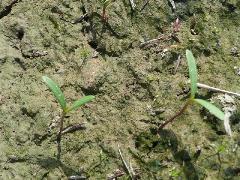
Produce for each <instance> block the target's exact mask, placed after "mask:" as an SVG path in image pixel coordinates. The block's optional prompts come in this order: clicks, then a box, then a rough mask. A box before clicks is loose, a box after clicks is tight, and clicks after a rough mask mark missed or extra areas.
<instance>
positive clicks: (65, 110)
mask: <svg viewBox="0 0 240 180" xmlns="http://www.w3.org/2000/svg"><path fill="white" fill-rule="evenodd" d="M42 79H43V81H44V82H45V83H46V84H47V86H48V88H49V89H50V90H51V91H52V93H53V95H54V96H55V98H56V100H57V101H58V103H59V104H60V106H61V109H62V115H61V119H60V130H59V133H58V136H57V143H58V155H57V158H58V159H60V153H61V137H62V131H63V121H64V118H65V116H66V114H67V113H69V112H71V111H74V110H77V109H78V108H79V107H80V106H82V105H84V104H86V103H87V102H89V101H91V100H93V99H94V98H95V97H94V96H84V97H83V98H81V99H79V100H76V101H75V102H73V103H72V105H70V106H67V103H66V100H65V97H64V94H63V92H62V91H61V89H60V88H59V86H58V85H57V83H55V82H54V81H53V80H52V79H50V78H49V77H47V76H42Z"/></svg>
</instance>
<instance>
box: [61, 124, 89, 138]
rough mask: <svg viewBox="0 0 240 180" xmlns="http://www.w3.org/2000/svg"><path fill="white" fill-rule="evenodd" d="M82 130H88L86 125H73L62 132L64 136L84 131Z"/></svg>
mask: <svg viewBox="0 0 240 180" xmlns="http://www.w3.org/2000/svg"><path fill="white" fill-rule="evenodd" d="M82 129H86V127H85V123H80V124H73V125H70V126H68V127H65V128H64V129H63V130H62V135H63V134H67V133H73V132H75V131H77V130H82Z"/></svg>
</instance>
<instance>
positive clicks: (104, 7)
mask: <svg viewBox="0 0 240 180" xmlns="http://www.w3.org/2000/svg"><path fill="white" fill-rule="evenodd" d="M100 3H101V6H102V19H103V21H105V22H106V21H107V19H108V17H107V12H106V10H107V7H108V6H109V5H110V4H111V3H112V0H100Z"/></svg>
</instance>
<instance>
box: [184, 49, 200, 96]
mask: <svg viewBox="0 0 240 180" xmlns="http://www.w3.org/2000/svg"><path fill="white" fill-rule="evenodd" d="M186 57H187V63H188V70H189V77H190V81H191V98H192V99H193V98H194V97H195V94H196V92H197V66H196V62H195V58H194V56H193V54H192V52H191V51H189V50H186Z"/></svg>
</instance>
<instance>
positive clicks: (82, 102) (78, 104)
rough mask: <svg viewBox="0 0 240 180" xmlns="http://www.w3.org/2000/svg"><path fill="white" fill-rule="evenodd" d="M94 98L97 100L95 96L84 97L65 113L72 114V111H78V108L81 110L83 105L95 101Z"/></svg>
mask: <svg viewBox="0 0 240 180" xmlns="http://www.w3.org/2000/svg"><path fill="white" fill-rule="evenodd" d="M94 98H95V97H94V96H84V97H83V98H81V99H79V100H77V101H75V102H74V103H73V104H72V106H71V107H69V108H67V109H66V111H65V112H66V113H67V112H70V111H72V110H76V109H77V108H79V107H80V106H82V105H84V104H86V103H87V102H89V101H91V100H93V99H94Z"/></svg>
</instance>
